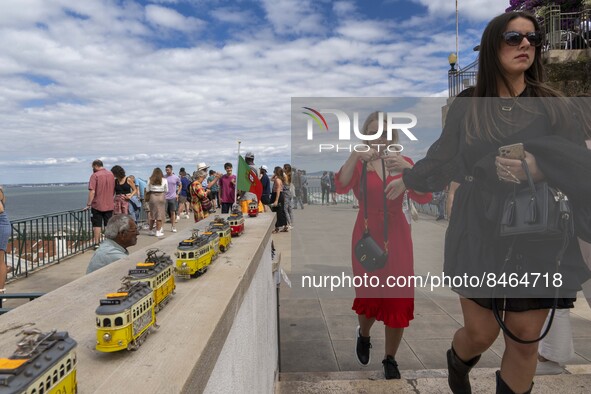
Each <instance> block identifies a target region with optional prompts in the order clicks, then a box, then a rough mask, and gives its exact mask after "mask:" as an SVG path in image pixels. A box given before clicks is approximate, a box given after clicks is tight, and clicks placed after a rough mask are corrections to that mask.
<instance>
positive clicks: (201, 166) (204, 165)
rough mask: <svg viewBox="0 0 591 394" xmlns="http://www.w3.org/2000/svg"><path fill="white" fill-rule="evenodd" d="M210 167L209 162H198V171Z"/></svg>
mask: <svg viewBox="0 0 591 394" xmlns="http://www.w3.org/2000/svg"><path fill="white" fill-rule="evenodd" d="M208 168H209V166H208V165H207V164H205V163H204V162H201V163H199V164H197V171H201V170H207V169H208Z"/></svg>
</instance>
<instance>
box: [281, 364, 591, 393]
mask: <svg viewBox="0 0 591 394" xmlns="http://www.w3.org/2000/svg"><path fill="white" fill-rule="evenodd" d="M495 370H496V369H494V368H475V369H474V370H473V371H472V373H471V374H470V377H471V381H472V392H473V393H474V394H480V393H482V394H492V393H494V392H495ZM567 371H568V372H569V374H562V375H546V376H536V378H535V379H534V382H535V384H534V389H533V391H532V392H533V393H536V394H546V393H548V394H557V393H561V394H589V393H591V367H590V366H588V365H573V366H568V367H567ZM401 374H402V379H400V380H384V376H383V374H382V372H381V371H350V372H287V373H280V374H279V381H278V382H277V383H276V386H275V393H276V394H333V393H334V394H337V393H339V394H343V393H359V394H374V393H375V394H380V393H384V394H385V393H388V394H392V393H396V394H398V393H400V394H407V393H408V394H419V393H420V394H423V393H424V394H439V393H441V394H449V393H450V392H451V391H450V390H449V387H448V385H447V371H446V370H443V369H423V370H416V371H401Z"/></svg>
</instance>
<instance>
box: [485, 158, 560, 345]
mask: <svg viewBox="0 0 591 394" xmlns="http://www.w3.org/2000/svg"><path fill="white" fill-rule="evenodd" d="M521 164H522V166H523V169H524V171H525V174H526V175H527V181H528V183H529V187H530V189H531V190H532V198H533V199H535V193H536V187H535V184H534V180H533V178H532V176H531V174H530V172H529V166H528V165H527V162H526V161H525V160H521ZM568 220H569V217H568V215H566V216H564V215H563V216H561V221H562V223H563V228H564V234H563V238H562V246H561V248H560V250H559V251H558V253H557V254H556V272H555V273H558V272H559V271H560V266H561V264H562V258H563V257H564V253H565V252H566V249H567V248H568V244H569V238H570V236H569V232H568V229H567V224H566V222H567V221H568ZM516 239H517V237H516V236H514V237H513V240H512V241H511V246H509V250H508V251H507V255H506V256H505V261H504V262H503V266H502V268H501V272H503V271H504V270H505V267H506V265H507V264H508V263H509V261H511V256H512V255H513V247H514V246H515V240H516ZM494 293H495V289H494V288H493V294H492V309H493V314H494V316H495V319H496V320H497V323H498V324H499V326H500V327H501V329H502V330H503V332H504V333H505V335H507V336H508V337H509V338H511V339H512V340H514V341H515V342H518V343H523V344H531V343H536V342H539V341H541V340H542V339H544V337H545V336H546V335H548V332H549V331H550V328H551V327H552V322H553V321H554V314H555V313H556V308H557V307H558V296H559V287H556V288H555V289H554V300H553V302H552V309H551V310H550V316H549V318H548V324H547V325H546V329H545V330H544V332H542V334H541V335H540V337H539V338H536V339H532V340H523V339H521V338H519V337H518V336H517V335H515V334H513V333H512V332H511V331H510V330H509V328H508V327H507V326H506V325H505V322H504V321H503V319H502V317H501V314H500V311H499V308H498V305H497V299H496V298H495V294H494Z"/></svg>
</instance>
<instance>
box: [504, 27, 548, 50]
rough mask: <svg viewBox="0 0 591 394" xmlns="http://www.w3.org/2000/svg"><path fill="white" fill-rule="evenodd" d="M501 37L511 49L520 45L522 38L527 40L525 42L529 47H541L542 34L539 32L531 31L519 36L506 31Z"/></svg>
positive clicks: (514, 32)
mask: <svg viewBox="0 0 591 394" xmlns="http://www.w3.org/2000/svg"><path fill="white" fill-rule="evenodd" d="M502 36H503V39H504V40H505V42H506V43H507V45H510V46H512V47H515V46H517V45H519V44H521V42H522V41H523V39H524V38H527V41H529V43H530V45H533V46H535V47H538V46H540V45H542V33H540V32H539V31H532V32H530V33H525V34H521V33H519V32H516V31H508V32H505V33H503V34H502Z"/></svg>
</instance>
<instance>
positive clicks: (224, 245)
mask: <svg viewBox="0 0 591 394" xmlns="http://www.w3.org/2000/svg"><path fill="white" fill-rule="evenodd" d="M207 229H208V230H209V231H211V232H214V233H217V234H218V236H219V237H220V252H222V253H224V252H225V251H226V250H228V248H229V247H230V245H231V244H232V229H231V228H230V224H229V223H228V222H227V221H226V220H225V219H224V218H221V217H219V216H216V217H215V218H214V219H213V221H212V222H211V223H209V227H208V228H207Z"/></svg>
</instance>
